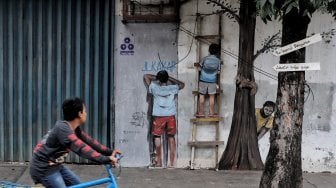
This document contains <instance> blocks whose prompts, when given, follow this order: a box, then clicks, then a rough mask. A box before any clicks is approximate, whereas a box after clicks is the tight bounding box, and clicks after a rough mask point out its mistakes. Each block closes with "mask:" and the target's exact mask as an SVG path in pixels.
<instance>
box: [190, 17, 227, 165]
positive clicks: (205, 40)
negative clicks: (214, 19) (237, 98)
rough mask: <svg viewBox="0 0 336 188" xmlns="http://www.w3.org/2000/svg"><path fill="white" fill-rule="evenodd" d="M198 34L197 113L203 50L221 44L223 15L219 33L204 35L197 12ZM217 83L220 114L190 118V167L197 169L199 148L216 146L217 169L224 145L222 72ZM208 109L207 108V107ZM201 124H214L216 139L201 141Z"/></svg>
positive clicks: (217, 104) (195, 93)
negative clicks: (220, 152)
mask: <svg viewBox="0 0 336 188" xmlns="http://www.w3.org/2000/svg"><path fill="white" fill-rule="evenodd" d="M196 16H197V19H196V22H197V30H196V31H197V35H195V39H196V54H197V56H196V61H197V63H194V67H195V72H196V74H195V75H196V76H195V81H196V84H195V91H193V92H192V94H193V96H194V114H196V113H197V110H198V106H199V93H198V87H199V69H198V68H199V66H200V64H199V62H200V60H201V58H202V55H201V54H202V53H201V50H202V49H205V48H204V47H207V49H208V47H209V45H210V43H217V44H219V45H220V44H221V16H219V15H217V16H218V22H219V24H218V25H219V27H218V34H216V35H205V34H204V35H202V32H201V30H202V25H201V24H202V22H204V20H203V16H202V15H200V14H197V15H196ZM205 21H206V20H205ZM217 84H218V86H219V88H218V89H217V92H216V95H215V110H216V112H217V114H218V117H207V116H206V117H202V118H197V117H193V118H191V119H190V122H191V124H192V135H191V141H189V142H188V145H189V146H190V147H191V155H190V169H195V167H196V163H195V158H196V156H195V153H196V149H197V148H214V149H215V169H216V170H217V169H218V155H219V153H218V149H219V145H224V141H220V140H219V122H220V121H223V117H220V110H219V106H220V94H221V93H222V91H221V89H220V74H219V75H218V79H217ZM205 109H206V108H205ZM199 126H209V127H211V126H214V127H215V138H214V140H208V141H200V140H197V127H199Z"/></svg>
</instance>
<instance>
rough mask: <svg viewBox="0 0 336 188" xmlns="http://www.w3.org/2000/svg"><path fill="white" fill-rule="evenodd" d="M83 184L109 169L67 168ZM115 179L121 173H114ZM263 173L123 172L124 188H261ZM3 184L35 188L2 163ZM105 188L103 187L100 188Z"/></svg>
mask: <svg viewBox="0 0 336 188" xmlns="http://www.w3.org/2000/svg"><path fill="white" fill-rule="evenodd" d="M65 165H66V166H67V167H69V168H70V169H71V170H73V171H74V172H75V173H76V174H77V175H78V176H79V177H80V178H81V180H82V181H89V180H93V179H97V178H102V177H106V176H107V174H106V171H105V166H102V165H75V164H65ZM114 173H115V175H117V174H118V173H119V169H114ZM261 174H262V172H261V171H227V170H224V171H221V170H220V171H214V170H207V169H200V170H185V169H148V168H145V167H144V168H121V171H120V175H119V177H118V178H117V182H118V186H119V187H120V188H160V187H162V188H218V187H223V188H257V187H258V185H259V181H260V177H261ZM0 181H10V182H16V183H19V184H23V185H30V186H34V183H33V181H32V180H31V178H30V176H29V168H28V165H27V164H18V163H15V164H7V163H6V164H3V163H0ZM98 187H103V186H98ZM303 187H304V188H335V187H336V173H304V175H303Z"/></svg>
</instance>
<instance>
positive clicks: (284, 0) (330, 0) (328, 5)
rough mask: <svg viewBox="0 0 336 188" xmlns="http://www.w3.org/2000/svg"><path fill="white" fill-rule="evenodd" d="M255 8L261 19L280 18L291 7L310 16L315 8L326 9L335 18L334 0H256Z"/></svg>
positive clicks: (335, 2)
mask: <svg viewBox="0 0 336 188" xmlns="http://www.w3.org/2000/svg"><path fill="white" fill-rule="evenodd" d="M257 6H258V7H257V8H258V9H259V12H260V13H259V14H260V17H261V19H262V20H263V21H264V22H265V23H267V21H268V20H272V17H273V18H274V19H278V18H280V19H281V18H282V17H283V16H284V15H286V14H288V13H289V12H290V11H292V10H293V9H295V10H297V11H300V12H301V13H302V14H303V16H305V15H308V16H311V15H312V14H313V13H314V12H315V11H317V10H324V9H326V10H327V11H328V12H329V13H332V14H333V16H334V17H335V18H336V0H257Z"/></svg>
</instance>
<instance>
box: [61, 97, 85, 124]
mask: <svg viewBox="0 0 336 188" xmlns="http://www.w3.org/2000/svg"><path fill="white" fill-rule="evenodd" d="M83 108H84V101H83V100H82V99H80V98H77V97H76V98H70V99H65V100H64V101H63V104H62V109H63V118H64V120H66V121H72V120H74V119H76V118H77V117H78V112H83Z"/></svg>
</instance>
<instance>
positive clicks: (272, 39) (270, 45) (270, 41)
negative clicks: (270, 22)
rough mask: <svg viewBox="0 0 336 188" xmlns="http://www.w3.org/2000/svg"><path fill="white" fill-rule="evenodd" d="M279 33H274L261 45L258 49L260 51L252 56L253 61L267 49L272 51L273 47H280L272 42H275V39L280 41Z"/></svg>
mask: <svg viewBox="0 0 336 188" xmlns="http://www.w3.org/2000/svg"><path fill="white" fill-rule="evenodd" d="M279 35H280V31H278V32H277V33H275V34H274V35H273V36H272V37H270V38H269V39H268V40H267V41H266V43H265V44H264V45H263V47H262V48H261V49H260V50H257V53H256V54H255V55H254V56H253V61H254V60H255V59H257V57H258V56H259V55H260V54H262V53H264V52H265V51H266V50H269V49H272V48H275V47H280V46H281V45H280V44H274V42H275V41H276V40H277V39H280V36H279Z"/></svg>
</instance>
